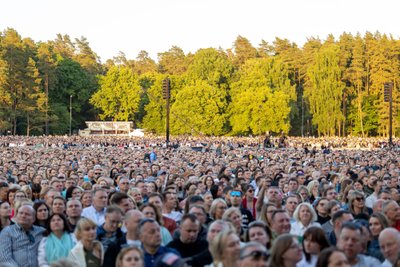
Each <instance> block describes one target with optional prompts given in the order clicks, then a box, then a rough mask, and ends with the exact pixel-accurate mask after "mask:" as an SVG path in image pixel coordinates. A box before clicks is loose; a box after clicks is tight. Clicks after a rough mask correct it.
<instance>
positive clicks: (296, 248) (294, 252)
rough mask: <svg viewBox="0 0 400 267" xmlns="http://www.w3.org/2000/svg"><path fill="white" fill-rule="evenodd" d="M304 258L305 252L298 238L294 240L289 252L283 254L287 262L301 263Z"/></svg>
mask: <svg viewBox="0 0 400 267" xmlns="http://www.w3.org/2000/svg"><path fill="white" fill-rule="evenodd" d="M302 257H303V251H302V249H301V246H300V244H299V242H298V241H297V239H296V238H293V241H292V245H291V246H290V247H289V249H288V250H286V251H285V253H283V255H282V258H283V259H284V260H287V261H291V262H296V263H297V262H299V261H301V258H302Z"/></svg>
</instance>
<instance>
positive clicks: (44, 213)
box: [36, 205, 49, 221]
mask: <svg viewBox="0 0 400 267" xmlns="http://www.w3.org/2000/svg"><path fill="white" fill-rule="evenodd" d="M36 218H37V219H38V220H39V221H45V220H47V218H49V210H48V209H47V207H46V206H45V205H41V206H39V208H38V209H37V212H36Z"/></svg>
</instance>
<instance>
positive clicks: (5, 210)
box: [0, 202, 11, 218]
mask: <svg viewBox="0 0 400 267" xmlns="http://www.w3.org/2000/svg"><path fill="white" fill-rule="evenodd" d="M0 217H1V218H5V217H7V218H10V217H11V206H10V204H8V202H3V203H2V204H1V205H0Z"/></svg>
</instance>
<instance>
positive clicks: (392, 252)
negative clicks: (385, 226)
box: [379, 232, 400, 264]
mask: <svg viewBox="0 0 400 267" xmlns="http://www.w3.org/2000/svg"><path fill="white" fill-rule="evenodd" d="M398 235H400V233H398V232H397V236H396V235H390V234H386V235H384V236H381V237H379V246H380V248H381V252H382V254H383V256H384V257H385V259H388V260H389V261H390V262H391V263H392V264H394V263H395V262H396V259H397V255H398V252H399V251H400V242H399V240H398V239H399V237H398Z"/></svg>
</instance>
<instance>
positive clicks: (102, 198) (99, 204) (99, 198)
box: [93, 191, 107, 209]
mask: <svg viewBox="0 0 400 267" xmlns="http://www.w3.org/2000/svg"><path fill="white" fill-rule="evenodd" d="M93 206H94V207H95V208H99V209H103V208H105V207H106V206H107V193H106V192H104V191H97V192H96V194H95V195H94V197H93Z"/></svg>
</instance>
